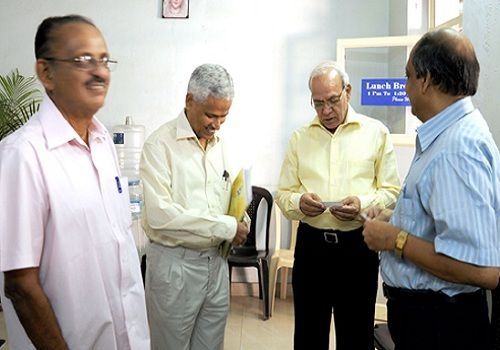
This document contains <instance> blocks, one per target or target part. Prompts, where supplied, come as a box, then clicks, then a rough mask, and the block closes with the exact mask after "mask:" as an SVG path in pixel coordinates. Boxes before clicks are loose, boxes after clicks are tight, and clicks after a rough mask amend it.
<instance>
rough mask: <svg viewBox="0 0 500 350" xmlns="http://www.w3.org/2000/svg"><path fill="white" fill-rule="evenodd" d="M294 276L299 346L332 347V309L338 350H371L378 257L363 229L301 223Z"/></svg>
mask: <svg viewBox="0 0 500 350" xmlns="http://www.w3.org/2000/svg"><path fill="white" fill-rule="evenodd" d="M292 277H293V280H292V286H293V299H294V309H295V333H294V348H295V349H296V350H302V349H307V350H310V349H314V350H323V349H324V350H327V349H328V344H329V335H330V326H331V318H332V311H333V317H334V320H335V334H336V339H337V350H368V349H369V350H373V347H374V345H373V324H374V315H375V298H376V294H377V280H378V255H377V253H375V252H373V251H371V250H369V249H368V247H367V246H366V244H365V243H364V241H363V236H362V228H359V229H357V230H354V231H349V232H340V231H332V230H320V229H316V228H314V227H311V226H309V225H307V224H304V223H301V224H300V225H299V229H298V232H297V243H296V246H295V262H294V265H293V273H292Z"/></svg>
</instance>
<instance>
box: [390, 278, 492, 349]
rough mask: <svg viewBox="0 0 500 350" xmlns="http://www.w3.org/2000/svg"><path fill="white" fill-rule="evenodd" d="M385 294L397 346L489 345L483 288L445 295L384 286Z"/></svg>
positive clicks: (420, 347) (480, 346)
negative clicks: (451, 295) (470, 291)
mask: <svg viewBox="0 0 500 350" xmlns="http://www.w3.org/2000/svg"><path fill="white" fill-rule="evenodd" d="M384 294H385V295H386V297H387V299H388V300H387V319H388V324H389V330H390V332H391V336H392V339H393V340H394V343H395V344H396V348H395V349H396V350H421V349H426V350H472V349H474V350H489V349H491V341H490V340H491V332H490V322H489V319H488V306H487V303H486V295H485V292H484V291H483V290H479V291H477V292H474V293H463V294H458V295H456V296H453V297H448V296H447V295H445V294H444V293H441V292H434V291H429V290H411V289H401V288H393V287H388V286H384Z"/></svg>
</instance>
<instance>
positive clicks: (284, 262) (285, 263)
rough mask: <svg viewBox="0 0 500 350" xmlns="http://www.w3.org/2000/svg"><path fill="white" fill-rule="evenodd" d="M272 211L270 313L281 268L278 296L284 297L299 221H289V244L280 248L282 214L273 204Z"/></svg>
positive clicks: (291, 266)
mask: <svg viewBox="0 0 500 350" xmlns="http://www.w3.org/2000/svg"><path fill="white" fill-rule="evenodd" d="M274 208H275V209H274V213H275V219H276V242H275V245H274V253H273V256H272V257H271V268H270V271H269V296H270V298H271V313H270V316H272V315H273V313H274V298H275V294H276V281H277V279H278V270H280V269H281V290H280V298H281V299H283V300H285V299H286V290H287V286H288V269H291V268H293V260H294V258H293V255H294V252H295V241H296V239H297V229H298V227H299V221H297V220H293V221H291V232H290V233H291V235H290V246H289V247H288V248H285V249H283V248H281V232H282V231H281V230H282V228H281V219H282V217H283V214H282V212H281V210H280V208H279V207H278V206H277V205H275V206H274Z"/></svg>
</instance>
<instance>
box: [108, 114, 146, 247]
mask: <svg viewBox="0 0 500 350" xmlns="http://www.w3.org/2000/svg"><path fill="white" fill-rule="evenodd" d="M144 135H145V128H144V126H143V125H136V124H134V123H133V121H132V117H126V118H125V124H124V125H116V126H115V127H114V128H113V142H114V144H115V147H116V153H117V155H118V163H119V166H120V169H121V172H122V175H124V176H127V177H128V190H129V195H130V214H131V215H132V234H133V235H134V240H135V244H136V247H137V249H138V250H139V254H140V255H142V253H143V251H144V248H145V246H146V242H147V238H146V235H145V234H144V231H143V230H142V227H141V216H142V209H143V206H144V201H143V192H142V182H141V180H140V178H139V164H140V161H141V153H142V146H143V144H144Z"/></svg>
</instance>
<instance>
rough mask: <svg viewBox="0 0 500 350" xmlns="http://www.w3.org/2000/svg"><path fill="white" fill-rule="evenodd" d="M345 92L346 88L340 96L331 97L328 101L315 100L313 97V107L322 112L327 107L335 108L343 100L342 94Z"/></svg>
mask: <svg viewBox="0 0 500 350" xmlns="http://www.w3.org/2000/svg"><path fill="white" fill-rule="evenodd" d="M344 91H345V86H344V87H343V88H342V91H341V92H340V94H338V95H334V96H331V97H330V98H329V99H328V100H314V99H313V98H312V96H311V106H313V108H314V109H316V110H322V109H323V108H324V107H325V106H328V107H330V108H334V107H335V106H336V105H337V104H338V103H339V102H340V100H341V99H342V94H343V93H344Z"/></svg>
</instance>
